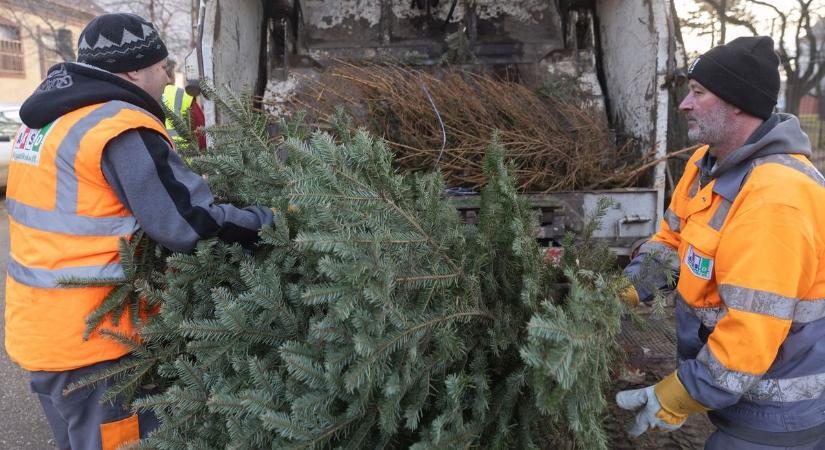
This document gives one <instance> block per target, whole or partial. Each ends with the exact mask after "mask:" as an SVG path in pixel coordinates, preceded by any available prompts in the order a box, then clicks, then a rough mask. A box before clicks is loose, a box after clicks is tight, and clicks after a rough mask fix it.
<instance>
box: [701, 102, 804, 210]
mask: <svg viewBox="0 0 825 450" xmlns="http://www.w3.org/2000/svg"><path fill="white" fill-rule="evenodd" d="M777 154H797V155H804V156H807V157H808V158H810V157H811V141H810V139H808V135H807V134H805V132H804V131H802V127H801V126H800V124H799V119H797V118H796V116H793V115H791V114H782V113H779V114H773V115H771V117H769V118H768V120H766V121H764V122H762V125H760V126H759V128H757V129H756V130H755V131H754V132H753V133H752V134H751V136H750V137H749V138H748V140H747V141H746V142H745V145H743V146H741V147H739V148H737V149H736V150H734V151H733V152H731V154H729V155H728V156H727V157H725V158H724V159H722V160H718V161H717V160H716V159H715V158H713V157H712V156H710V153H705V155H704V156H703V157H702V158H701V159H700V160H698V161H696V165H697V166H698V167H699V174H700V178H699V180H700V184H701V185H702V186H704V185H705V184H707V183H708V182H710V180H713V179H716V185H715V187H714V189H713V190H714V192H717V193H719V194H721V195H723V196H724V197H725V198H727V199H728V200H731V201H733V198H735V196H736V193H738V192H739V188H740V186H741V185H742V182H743V181H744V177H745V176H746V175H747V173H748V172H749V171H750V164H749V162H750V161H751V160H754V159H756V158H761V157H763V156H768V155H777Z"/></svg>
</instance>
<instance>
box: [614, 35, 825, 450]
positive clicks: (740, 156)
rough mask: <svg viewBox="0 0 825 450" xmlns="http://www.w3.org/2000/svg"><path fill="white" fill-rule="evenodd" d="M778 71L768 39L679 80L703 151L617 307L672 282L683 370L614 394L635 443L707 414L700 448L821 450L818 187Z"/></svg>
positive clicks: (824, 250) (822, 280) (824, 183)
mask: <svg viewBox="0 0 825 450" xmlns="http://www.w3.org/2000/svg"><path fill="white" fill-rule="evenodd" d="M778 65H779V59H778V58H777V56H776V54H775V53H774V50H773V40H772V39H771V38H769V37H766V36H754V37H742V38H738V39H735V40H733V41H731V42H730V43H728V44H725V45H720V46H718V47H715V48H713V49H711V50H710V51H708V52H707V53H705V54H703V55H701V56H700V57H698V58H696V60H695V61H693V63H692V64H691V65H690V67H689V69H688V77H689V88H690V89H689V92H688V94H687V96H686V97H685V99H684V100H683V101H682V103H681V104H680V105H679V109H680V110H681V111H682V112H684V113H685V115H686V117H687V120H688V137H689V138H690V139H691V140H692V141H693V142H695V143H700V144H704V145H702V146H701V147H700V148H699V149H698V150H697V151H696V153H695V154H694V155H693V157H692V158H691V159H690V161H689V162H688V164H687V166H686V168H685V172H684V175H683V176H682V179H681V180H680V181H679V184H678V185H677V186H676V189H675V191H674V193H673V196H672V200H671V203H670V207H669V208H668V210H667V211H666V213H665V217H664V218H663V220H662V221H661V229H660V231H659V232H657V233H656V234H655V235H654V236H653V237H652V238H651V239H650V240H649V241H648V242H647V243H645V244H644V245H643V246H642V247H641V248H640V251H639V255H637V256H636V257H634V259H633V260H632V261H631V263H630V265H628V267H627V268H626V269H625V273H626V274H627V275H628V277H629V278H630V279H631V282H632V286H631V287H630V288H629V289H628V291H627V292H625V295H624V296H623V297H624V299H625V300H626V301H628V302H631V303H634V302H635V303H638V302H639V301H640V300H641V301H649V300H650V299H652V297H653V295H654V293H655V291H657V290H660V289H673V288H674V286H672V285H668V280H672V279H674V277H673V276H670V274H668V272H670V273H671V274H673V275H675V278H676V279H677V280H678V281H677V283H676V286H675V293H674V295H675V298H676V331H677V337H678V342H677V353H678V359H679V364H678V368H677V370H676V371H674V372H673V373H672V374H670V375H669V376H667V377H665V378H664V379H663V380H661V381H660V382H659V383H657V384H655V385H653V386H648V387H645V388H642V389H635V390H628V391H622V392H620V393H619V394H617V396H616V402H617V403H618V405H619V406H620V407H622V408H624V409H627V410H632V411H636V416H635V420H634V423H633V424H632V426H631V427H630V428H629V430H628V432H629V434H630V435H631V436H633V437H636V436H638V435H640V434H642V433H644V432H645V431H647V430H651V429H655V430H661V431H673V430H676V429H678V428H679V427H680V426H681V425H682V424H683V423H684V421H685V419H686V418H687V417H688V415H690V414H691V413H696V412H707V414H708V417H709V418H710V420H711V422H713V423H714V424H715V425H716V427H717V428H718V429H717V430H716V431H715V432H714V433H713V434H712V435H711V436H710V438H709V439H708V441H707V443H706V444H705V449H709V450H721V449H725V450H737V449H742V450H744V449H763V450H769V449H780V448H782V449H800V450H801V449H811V450H815V449H825V395H823V394H824V393H825V346H823V345H822V343H823V342H825V300H823V299H825V239H823V237H822V231H821V230H825V208H823V207H822V205H825V178H823V176H822V175H821V174H820V173H819V172H818V171H817V170H816V168H814V166H813V164H811V161H810V159H809V158H810V156H811V147H810V141H809V139H808V136H807V135H806V134H805V133H804V132H803V131H802V129H801V128H800V125H799V120H798V119H797V118H796V117H794V116H792V115H789V114H777V113H774V112H773V109H774V107H775V105H776V100H777V96H778V93H779V72H778ZM643 261H652V262H654V264H649V263H645V264H643Z"/></svg>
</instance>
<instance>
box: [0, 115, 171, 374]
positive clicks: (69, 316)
mask: <svg viewBox="0 0 825 450" xmlns="http://www.w3.org/2000/svg"><path fill="white" fill-rule="evenodd" d="M136 128H148V129H152V130H155V131H157V132H158V133H160V134H161V135H163V136H165V137H166V139H167V140H169V137H168V135H166V130H165V127H164V125H163V124H162V123H161V122H160V121H159V120H158V119H157V118H156V117H155V116H153V115H152V114H151V113H149V112H147V111H145V110H143V109H141V108H139V107H137V106H134V105H132V104H129V103H126V102H122V101H110V102H106V103H101V104H96V105H91V106H86V107H83V108H80V109H77V110H75V111H72V112H70V113H68V114H65V115H63V116H61V117H60V118H58V119H57V120H55V121H54V122H52V123H50V124H48V125H46V126H44V127H43V128H41V129H39V130H35V129H30V128H27V127H26V126H23V127H22V128H21V129H20V131H19V132H18V135H17V137H16V139H15V140H14V141H13V142H12V144H13V146H12V157H11V162H10V165H9V177H8V186H7V188H6V205H7V207H8V211H9V234H10V257H9V263H8V275H7V277H6V312H5V320H6V351H7V352H8V354H9V356H10V357H11V359H12V360H13V361H15V362H16V363H18V364H19V365H20V366H22V367H23V368H25V369H28V370H33V371H34V370H47V371H64V370H71V369H75V368H78V367H83V366H88V365H90V364H94V363H97V362H101V361H106V360H112V359H116V358H119V357H121V356H123V355H125V354H126V353H128V352H129V349H128V348H127V347H125V346H123V345H121V344H119V343H116V342H115V341H113V340H111V339H109V338H106V337H104V336H101V335H100V334H99V333H97V332H95V333H93V334H92V335H91V337H90V338H89V339H88V340H87V341H84V340H83V331H84V329H85V326H86V322H85V320H86V317H87V316H88V315H89V313H91V312H92V311H94V310H95V309H96V308H97V307H98V306H99V305H100V304H101V302H102V300H103V298H104V297H105V296H106V295H107V294H108V293H109V292H110V291H111V289H112V288H111V287H84V288H62V287H59V286H58V282H59V280H60V279H62V278H66V277H80V278H89V277H96V278H100V277H107V278H108V277H114V278H117V277H122V276H123V269H122V267H121V265H120V263H119V255H118V241H119V239H120V238H121V237H126V238H128V237H130V236H131V235H132V233H134V232H135V230H137V228H138V224H137V222H136V221H135V218H134V217H133V216H132V215H131V214H130V212H129V211H128V210H127V209H126V208H125V207H124V205H123V204H122V203H121V202H120V200H119V199H118V197H117V195H116V194H115V193H114V191H113V190H112V188H111V187H110V186H109V184H108V182H107V181H106V179H105V178H104V176H103V172H102V171H101V165H100V164H101V157H102V154H103V150H104V148H105V147H106V144H107V143H108V142H109V141H110V140H111V139H113V138H115V137H117V136H118V135H120V134H122V133H123V132H125V131H127V130H131V129H136ZM170 145H171V142H170ZM102 327H103V328H106V329H110V330H113V331H116V332H120V333H125V334H127V335H131V334H133V332H134V330H133V329H132V325H131V320H130V318H129V317H128V315H126V316H124V317H123V318H122V319H121V320H120V322H119V325H118V326H114V325H113V324H112V323H110V322H109V321H106V322H104V323H103V325H102Z"/></svg>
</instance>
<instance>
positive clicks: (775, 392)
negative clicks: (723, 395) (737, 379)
mask: <svg viewBox="0 0 825 450" xmlns="http://www.w3.org/2000/svg"><path fill="white" fill-rule="evenodd" d="M823 392H825V373H818V374H814V375H806V376H803V377H796V378H782V379H770V380H762V381H760V382H758V383H756V385H755V386H754V387H752V388H751V390H750V391H748V392H747V393H745V395H744V397H745V398H746V399H748V400H751V401H771V402H785V403H787V402H799V401H803V400H814V399H818V398H820V397H821V396H822V393H823Z"/></svg>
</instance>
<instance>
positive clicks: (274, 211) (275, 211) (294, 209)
mask: <svg viewBox="0 0 825 450" xmlns="http://www.w3.org/2000/svg"><path fill="white" fill-rule="evenodd" d="M269 209H270V210H272V214H278V208H273V207H271V208H269ZM286 212H288V213H290V214H295V213H296V212H298V205H293V204H292V203H290V204H289V205H287V207H286Z"/></svg>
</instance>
